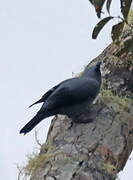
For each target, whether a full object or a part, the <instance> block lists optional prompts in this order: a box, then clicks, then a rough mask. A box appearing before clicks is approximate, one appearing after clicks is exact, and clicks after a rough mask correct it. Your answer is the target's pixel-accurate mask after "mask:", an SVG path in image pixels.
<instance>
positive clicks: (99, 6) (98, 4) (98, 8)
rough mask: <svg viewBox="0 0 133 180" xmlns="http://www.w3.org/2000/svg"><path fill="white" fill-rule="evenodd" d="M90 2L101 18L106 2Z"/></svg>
mask: <svg viewBox="0 0 133 180" xmlns="http://www.w3.org/2000/svg"><path fill="white" fill-rule="evenodd" d="M89 1H90V3H91V4H93V6H94V7H95V10H96V13H97V16H98V17H99V18H100V17H101V13H102V8H103V5H104V2H105V0H89Z"/></svg>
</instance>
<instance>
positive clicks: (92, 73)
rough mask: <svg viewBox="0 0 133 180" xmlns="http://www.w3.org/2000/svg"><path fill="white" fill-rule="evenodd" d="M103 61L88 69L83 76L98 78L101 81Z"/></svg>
mask: <svg viewBox="0 0 133 180" xmlns="http://www.w3.org/2000/svg"><path fill="white" fill-rule="evenodd" d="M100 66H101V61H99V62H97V63H96V64H95V65H94V66H91V67H88V68H87V69H86V70H85V71H84V72H83V74H82V76H86V77H90V78H96V79H97V80H101V71H100Z"/></svg>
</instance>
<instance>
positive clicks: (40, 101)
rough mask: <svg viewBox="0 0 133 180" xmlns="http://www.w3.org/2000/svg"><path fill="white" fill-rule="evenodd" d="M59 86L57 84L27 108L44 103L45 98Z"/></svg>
mask: <svg viewBox="0 0 133 180" xmlns="http://www.w3.org/2000/svg"><path fill="white" fill-rule="evenodd" d="M59 86H60V84H58V85H56V86H54V87H53V88H51V89H50V90H49V91H47V92H46V93H45V94H44V95H43V96H42V97H41V98H40V99H39V100H38V101H36V102H35V103H33V104H31V105H30V106H29V108H30V107H32V106H33V105H35V104H38V103H42V102H45V101H46V99H47V98H48V97H49V96H50V95H51V94H52V93H53V92H54V91H55V89H56V88H57V87H59Z"/></svg>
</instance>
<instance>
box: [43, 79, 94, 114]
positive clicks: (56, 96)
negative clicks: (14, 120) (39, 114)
mask: <svg viewBox="0 0 133 180" xmlns="http://www.w3.org/2000/svg"><path fill="white" fill-rule="evenodd" d="M89 82H90V81H89V80H88V79H87V78H73V79H70V80H69V81H66V82H64V83H62V84H61V85H60V86H59V87H58V88H57V89H56V90H55V91H54V92H53V93H52V94H51V95H50V96H49V97H48V99H47V101H46V102H45V103H44V104H43V105H42V108H41V109H40V111H46V110H53V109H58V108H60V107H65V106H71V105H73V104H78V103H82V102H83V101H84V100H86V99H87V98H89V96H91V93H92V94H93V91H95V87H94V86H95V83H94V82H90V83H91V86H90V83H89ZM93 84H94V85H93ZM93 88H94V89H93ZM92 89H93V90H92Z"/></svg>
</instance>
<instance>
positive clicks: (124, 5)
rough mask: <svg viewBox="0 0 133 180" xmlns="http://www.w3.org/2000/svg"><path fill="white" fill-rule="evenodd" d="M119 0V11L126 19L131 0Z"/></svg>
mask: <svg viewBox="0 0 133 180" xmlns="http://www.w3.org/2000/svg"><path fill="white" fill-rule="evenodd" d="M120 2H121V12H122V14H123V17H124V18H125V20H127V16H128V13H129V10H130V7H131V4H132V0H120Z"/></svg>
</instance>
